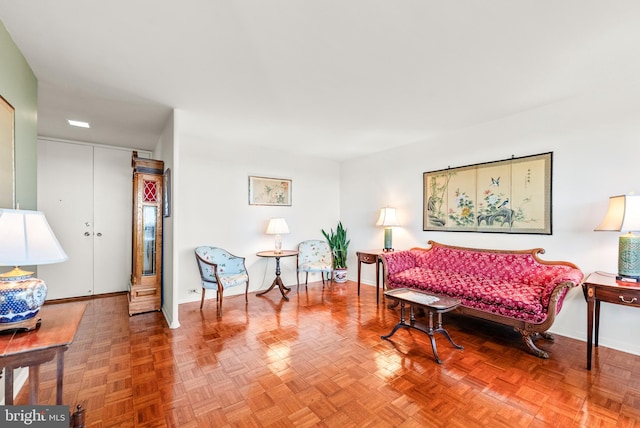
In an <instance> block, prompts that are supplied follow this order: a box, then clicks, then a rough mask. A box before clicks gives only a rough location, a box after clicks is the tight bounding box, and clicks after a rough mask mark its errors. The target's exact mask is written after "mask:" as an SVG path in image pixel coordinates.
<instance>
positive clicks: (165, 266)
mask: <svg viewBox="0 0 640 428" xmlns="http://www.w3.org/2000/svg"><path fill="white" fill-rule="evenodd" d="M174 115H175V113H172V114H171V116H170V117H169V118H168V119H167V122H166V123H165V127H164V129H163V130H162V135H161V136H160V140H159V141H158V144H157V146H156V149H155V150H154V152H153V157H154V159H160V160H162V161H163V162H164V169H165V174H166V171H167V169H170V170H171V174H170V176H171V181H170V182H169V195H170V197H169V200H170V203H171V215H170V216H169V217H163V219H162V312H163V313H164V316H165V318H166V319H167V323H168V324H169V327H171V328H177V327H179V326H180V324H179V322H178V300H177V293H176V291H175V287H174V286H173V284H174V282H175V272H174V264H173V259H174V253H173V251H174V246H173V238H174V229H173V223H174V218H175V212H174V211H175V204H174V202H175V201H174V200H173V199H174V194H173V193H174V192H173V191H172V190H173V184H172V182H173V181H174V179H175V176H176V175H177V174H176V171H175V166H174V164H175V162H174V150H175V146H176V145H177V142H176V141H175V136H174V133H175V130H174V129H175V127H174Z"/></svg>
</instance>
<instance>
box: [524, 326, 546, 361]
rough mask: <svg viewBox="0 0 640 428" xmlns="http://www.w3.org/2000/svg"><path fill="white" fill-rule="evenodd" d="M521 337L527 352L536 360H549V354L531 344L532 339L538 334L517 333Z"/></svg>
mask: <svg viewBox="0 0 640 428" xmlns="http://www.w3.org/2000/svg"><path fill="white" fill-rule="evenodd" d="M519 333H520V335H521V336H522V341H523V342H524V344H525V345H526V346H527V348H528V349H529V351H530V352H531V353H532V354H533V355H535V356H536V357H538V358H549V354H548V353H546V352H545V351H543V350H542V349H540V348H538V347H537V346H536V344H535V343H533V337H532V336H537V335H539V333H531V332H527V331H519Z"/></svg>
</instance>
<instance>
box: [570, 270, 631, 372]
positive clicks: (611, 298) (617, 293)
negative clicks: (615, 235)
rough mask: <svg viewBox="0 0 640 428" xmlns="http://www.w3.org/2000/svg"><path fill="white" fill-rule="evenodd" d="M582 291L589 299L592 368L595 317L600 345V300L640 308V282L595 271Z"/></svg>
mask: <svg viewBox="0 0 640 428" xmlns="http://www.w3.org/2000/svg"><path fill="white" fill-rule="evenodd" d="M582 291H583V292H584V298H585V299H586V300H587V370H591V355H592V351H593V346H592V345H593V331H594V318H595V336H596V337H595V347H596V348H597V347H598V330H599V329H600V302H606V303H613V304H616V305H623V306H631V307H635V308H638V307H640V283H638V282H624V281H616V276H615V274H604V273H600V272H594V273H592V274H591V275H589V276H588V277H587V279H586V280H585V281H584V283H583V284H582ZM594 312H595V316H594Z"/></svg>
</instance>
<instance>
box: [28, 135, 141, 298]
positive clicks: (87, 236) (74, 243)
mask: <svg viewBox="0 0 640 428" xmlns="http://www.w3.org/2000/svg"><path fill="white" fill-rule="evenodd" d="M131 206H132V201H131V151H130V150H119V149H110V148H102V147H93V146H90V145H83V144H73V143H66V142H56V141H49V140H41V141H39V142H38V209H39V210H40V211H43V212H44V213H45V215H46V216H47V220H48V221H49V224H50V225H51V228H52V229H53V231H54V233H55V234H56V237H57V238H58V240H59V241H60V244H61V245H62V248H63V249H64V250H65V251H66V252H67V254H68V256H69V260H68V261H66V262H64V263H59V264H53V265H41V266H39V267H38V277H39V278H41V279H43V280H44V281H45V283H46V284H47V286H48V287H49V291H48V293H47V299H48V300H50V299H60V298H67V297H78V296H87V295H93V294H103V293H111V292H118V291H126V290H127V289H128V284H129V276H130V271H131Z"/></svg>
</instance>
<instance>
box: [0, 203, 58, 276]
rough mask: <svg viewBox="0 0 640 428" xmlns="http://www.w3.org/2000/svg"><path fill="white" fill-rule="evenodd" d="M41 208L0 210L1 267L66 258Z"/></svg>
mask: <svg viewBox="0 0 640 428" xmlns="http://www.w3.org/2000/svg"><path fill="white" fill-rule="evenodd" d="M67 259H68V257H67V254H66V253H65V252H64V250H63V249H62V247H61V246H60V243H59V242H58V240H57V239H56V236H55V235H54V234H53V231H52V230H51V227H49V223H48V222H47V219H46V218H45V216H44V214H43V213H42V212H40V211H28V210H7V209H0V266H31V265H43V264H49V263H58V262H63V261H65V260H67Z"/></svg>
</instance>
